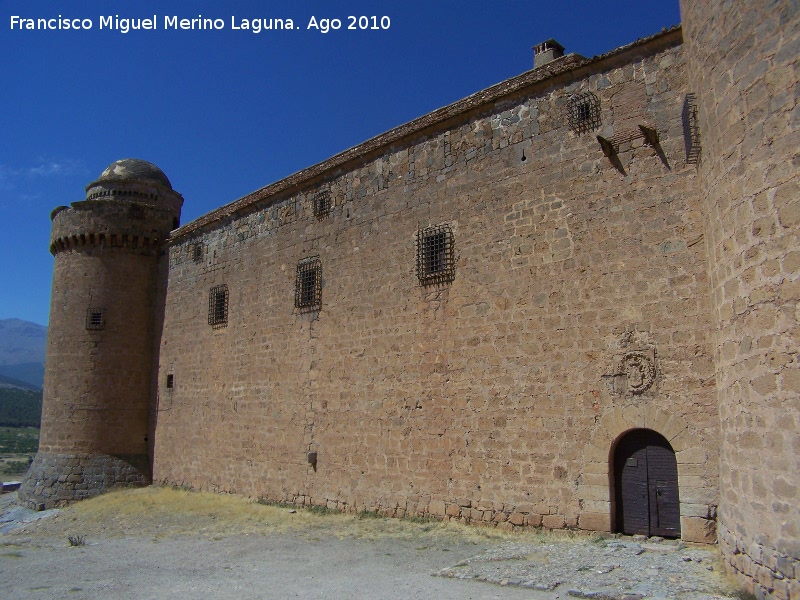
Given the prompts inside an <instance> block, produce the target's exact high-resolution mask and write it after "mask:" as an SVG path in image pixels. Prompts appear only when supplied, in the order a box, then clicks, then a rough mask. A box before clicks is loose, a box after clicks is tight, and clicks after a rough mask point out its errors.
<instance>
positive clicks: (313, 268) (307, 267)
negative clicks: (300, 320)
mask: <svg viewBox="0 0 800 600" xmlns="http://www.w3.org/2000/svg"><path fill="white" fill-rule="evenodd" d="M321 297H322V263H321V262H320V260H319V257H318V256H314V257H311V258H307V259H305V260H302V261H300V263H298V265H297V279H296V280H295V288H294V305H295V307H296V308H299V309H302V310H319V308H320V304H321Z"/></svg>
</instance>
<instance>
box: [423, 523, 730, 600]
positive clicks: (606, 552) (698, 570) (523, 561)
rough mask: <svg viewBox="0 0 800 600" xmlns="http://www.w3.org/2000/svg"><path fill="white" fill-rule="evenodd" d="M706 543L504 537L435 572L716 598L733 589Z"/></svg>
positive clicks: (557, 588) (616, 596)
mask: <svg viewBox="0 0 800 600" xmlns="http://www.w3.org/2000/svg"><path fill="white" fill-rule="evenodd" d="M716 560H717V550H716V549H715V548H712V547H703V546H687V545H686V544H684V543H682V542H680V541H676V540H664V539H663V538H649V539H648V538H646V537H645V536H633V537H625V538H618V539H614V538H608V539H603V538H601V539H599V540H598V539H585V540H563V541H553V540H543V541H542V542H541V543H540V544H531V543H515V542H508V543H505V544H503V545H501V546H498V547H496V548H492V549H490V550H488V551H486V552H484V553H482V554H479V555H476V556H474V557H472V558H470V559H468V560H465V561H461V562H460V563H458V564H456V565H454V566H452V567H448V568H445V569H442V570H441V571H439V572H438V573H436V575H438V576H439V577H451V578H456V579H474V580H477V581H485V582H488V583H494V584H497V585H501V586H520V587H526V588H532V589H535V590H539V591H552V592H554V593H555V594H557V595H556V596H555V597H556V598H559V597H560V598H567V597H574V598H592V599H595V600H638V599H642V598H659V599H664V600H689V599H691V600H712V599H713V600H722V599H725V598H735V597H736V595H735V594H736V589H735V588H734V587H732V586H731V584H730V583H729V582H728V581H727V580H725V579H724V578H723V577H722V575H720V574H719V573H718V572H714V571H713V567H712V569H709V567H710V566H711V564H710V563H713V562H715V561H716Z"/></svg>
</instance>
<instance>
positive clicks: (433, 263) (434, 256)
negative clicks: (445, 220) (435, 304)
mask: <svg viewBox="0 0 800 600" xmlns="http://www.w3.org/2000/svg"><path fill="white" fill-rule="evenodd" d="M417 277H419V280H420V282H421V283H422V285H428V284H432V283H442V282H447V281H452V280H453V278H454V277H455V263H454V261H453V230H452V229H450V226H449V225H436V226H435V227H428V228H427V229H420V230H419V231H417Z"/></svg>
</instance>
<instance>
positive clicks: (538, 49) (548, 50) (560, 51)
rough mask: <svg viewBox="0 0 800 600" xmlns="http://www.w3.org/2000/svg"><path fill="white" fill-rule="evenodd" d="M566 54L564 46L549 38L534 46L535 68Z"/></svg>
mask: <svg viewBox="0 0 800 600" xmlns="http://www.w3.org/2000/svg"><path fill="white" fill-rule="evenodd" d="M562 56H564V46H562V45H561V44H559V43H558V42H557V41H555V40H554V39H549V40H547V41H544V42H542V43H541V44H537V45H536V46H534V47H533V68H534V69H538V68H539V67H541V66H544V65H546V64H547V63H549V62H552V61H554V60H555V59H557V58H561V57H562Z"/></svg>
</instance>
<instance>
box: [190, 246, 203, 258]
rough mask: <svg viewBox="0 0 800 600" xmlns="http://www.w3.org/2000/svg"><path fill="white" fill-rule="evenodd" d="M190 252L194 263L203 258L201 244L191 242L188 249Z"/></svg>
mask: <svg viewBox="0 0 800 600" xmlns="http://www.w3.org/2000/svg"><path fill="white" fill-rule="evenodd" d="M189 252H190V254H191V255H192V260H193V261H194V262H196V263H199V262H202V260H203V244H192V246H191V247H190V249H189Z"/></svg>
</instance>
